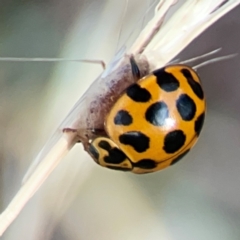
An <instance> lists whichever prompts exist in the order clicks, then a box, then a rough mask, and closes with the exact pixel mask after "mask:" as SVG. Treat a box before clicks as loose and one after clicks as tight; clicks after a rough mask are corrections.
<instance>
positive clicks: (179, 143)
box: [163, 130, 186, 153]
mask: <svg viewBox="0 0 240 240" xmlns="http://www.w3.org/2000/svg"><path fill="white" fill-rule="evenodd" d="M185 141H186V135H185V134H184V132H183V131H182V130H175V131H172V132H169V133H168V134H167V135H166V136H165V139H164V146H163V149H164V151H165V152H166V153H175V152H177V151H178V150H179V149H181V147H183V145H184V143H185Z"/></svg>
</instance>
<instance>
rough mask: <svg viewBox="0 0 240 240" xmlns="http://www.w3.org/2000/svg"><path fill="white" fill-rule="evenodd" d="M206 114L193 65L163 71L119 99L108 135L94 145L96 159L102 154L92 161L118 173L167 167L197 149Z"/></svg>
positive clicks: (109, 117) (108, 120) (107, 123)
mask: <svg viewBox="0 0 240 240" xmlns="http://www.w3.org/2000/svg"><path fill="white" fill-rule="evenodd" d="M205 110H206V102H205V98H204V93H203V90H202V87H201V83H200V78H199V77H198V75H197V73H196V72H195V71H194V70H193V69H192V68H191V67H189V66H186V65H180V64H175V65H169V66H166V67H164V68H161V69H158V70H156V71H153V72H152V73H151V74H149V75H147V76H145V77H143V78H142V79H140V80H139V81H137V82H136V83H135V84H133V85H131V86H130V87H128V88H127V89H126V90H125V92H124V93H123V94H122V95H121V96H120V97H119V98H118V100H117V101H116V102H115V104H114V105H113V107H112V109H111V110H110V112H109V114H108V115H107V116H106V120H105V131H106V133H107V136H108V137H97V138H96V139H94V140H93V141H92V143H91V145H90V148H91V149H90V152H91V153H92V154H91V155H93V153H94V152H97V153H98V156H97V159H96V154H95V157H94V156H93V158H94V159H95V161H96V162H97V163H98V164H100V165H101V166H104V167H108V168H112V169H116V170H124V171H131V172H134V173H149V172H155V171H158V170H161V169H164V168H166V167H168V166H171V165H173V164H174V163H176V162H177V161H179V160H180V159H181V158H182V157H183V156H185V155H186V154H187V153H188V152H189V150H190V149H191V148H192V147H193V146H194V144H195V143H196V141H197V139H198V136H199V134H200V132H201V129H202V125H203V122H204V117H205ZM104 144H105V145H104ZM106 146H107V147H106ZM118 153H119V156H118V157H116V155H118ZM114 156H115V157H114ZM114 158H116V160H114ZM120 159H122V160H120ZM109 160H111V161H109Z"/></svg>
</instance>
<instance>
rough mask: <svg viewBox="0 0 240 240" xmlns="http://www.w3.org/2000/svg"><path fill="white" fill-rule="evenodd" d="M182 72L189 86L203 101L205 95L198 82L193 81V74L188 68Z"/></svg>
mask: <svg viewBox="0 0 240 240" xmlns="http://www.w3.org/2000/svg"><path fill="white" fill-rule="evenodd" d="M181 72H182V74H183V76H184V77H185V78H186V79H187V81H188V84H189V85H190V87H191V88H192V90H193V92H194V93H195V94H196V95H197V96H198V98H200V99H203V98H204V93H203V90H202V87H201V85H200V84H199V83H198V82H196V81H195V80H194V79H193V76H192V74H191V72H190V71H189V70H188V69H186V68H184V69H182V70H181Z"/></svg>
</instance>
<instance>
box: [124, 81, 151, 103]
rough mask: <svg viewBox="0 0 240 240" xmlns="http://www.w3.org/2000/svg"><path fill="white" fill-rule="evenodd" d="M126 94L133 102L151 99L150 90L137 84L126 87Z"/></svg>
mask: <svg viewBox="0 0 240 240" xmlns="http://www.w3.org/2000/svg"><path fill="white" fill-rule="evenodd" d="M126 94H127V95H128V97H130V98H131V99H132V100H133V101H135V102H148V101H149V100H150V99H151V94H150V92H149V91H148V90H147V89H145V88H141V87H140V86H139V85H138V84H133V85H131V86H130V87H128V88H127V90H126Z"/></svg>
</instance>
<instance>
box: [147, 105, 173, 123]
mask: <svg viewBox="0 0 240 240" xmlns="http://www.w3.org/2000/svg"><path fill="white" fill-rule="evenodd" d="M168 116H169V113H168V107H167V104H166V103H164V102H156V103H153V104H152V105H151V106H150V107H149V108H148V109H147V111H146V113H145V117H146V119H147V121H148V122H150V123H151V124H153V125H155V126H163V125H164V124H165V120H166V119H167V118H168Z"/></svg>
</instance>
